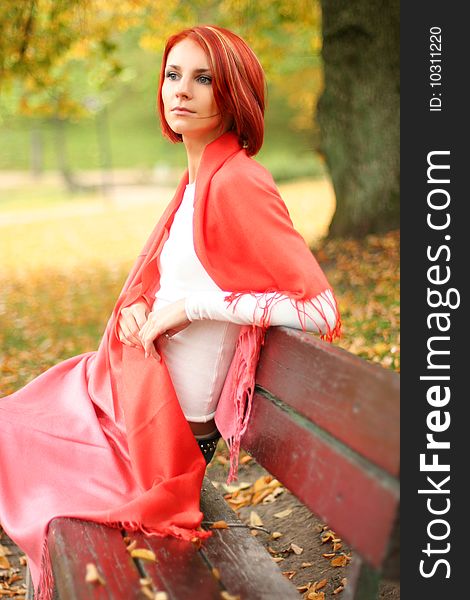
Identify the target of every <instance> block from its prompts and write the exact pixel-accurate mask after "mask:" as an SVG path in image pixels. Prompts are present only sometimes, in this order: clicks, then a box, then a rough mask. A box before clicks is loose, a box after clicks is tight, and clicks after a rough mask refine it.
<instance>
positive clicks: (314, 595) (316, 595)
mask: <svg viewBox="0 0 470 600" xmlns="http://www.w3.org/2000/svg"><path fill="white" fill-rule="evenodd" d="M307 598H308V600H325V593H324V592H308V595H307Z"/></svg>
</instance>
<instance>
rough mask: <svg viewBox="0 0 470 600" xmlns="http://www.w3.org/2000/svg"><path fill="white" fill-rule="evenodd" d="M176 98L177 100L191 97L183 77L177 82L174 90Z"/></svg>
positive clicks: (188, 86) (187, 84)
mask: <svg viewBox="0 0 470 600" xmlns="http://www.w3.org/2000/svg"><path fill="white" fill-rule="evenodd" d="M176 96H177V97H178V98H189V97H190V96H191V89H190V85H189V83H188V81H187V79H185V78H184V77H182V78H181V79H180V80H179V82H178V86H177V88H176Z"/></svg>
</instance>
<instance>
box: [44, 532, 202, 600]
mask: <svg viewBox="0 0 470 600" xmlns="http://www.w3.org/2000/svg"><path fill="white" fill-rule="evenodd" d="M100 523H101V524H102V525H106V526H107V527H112V528H114V529H122V530H125V531H126V532H132V533H135V532H140V533H143V534H144V535H146V536H148V537H152V536H154V537H175V538H179V539H183V540H186V541H191V540H193V539H194V538H198V539H201V540H204V539H207V538H208V537H210V536H211V535H212V531H205V530H203V529H184V528H183V527H177V526H176V525H174V526H172V527H168V528H166V529H165V530H161V531H160V530H159V531H156V530H151V529H149V528H147V527H145V525H142V524H141V523H137V522H126V521H119V522H112V523H107V522H103V521H100ZM83 577H85V574H83ZM54 591H55V584H54V575H53V572H52V562H51V555H50V553H49V546H48V543H47V534H46V537H45V539H44V542H43V546H42V552H41V569H40V575H39V583H38V587H37V590H35V591H34V599H35V600H54Z"/></svg>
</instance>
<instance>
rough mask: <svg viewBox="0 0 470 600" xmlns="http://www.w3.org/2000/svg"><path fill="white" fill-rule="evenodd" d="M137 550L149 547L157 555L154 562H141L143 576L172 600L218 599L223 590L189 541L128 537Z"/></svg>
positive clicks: (139, 535) (134, 535)
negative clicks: (133, 540)
mask: <svg viewBox="0 0 470 600" xmlns="http://www.w3.org/2000/svg"><path fill="white" fill-rule="evenodd" d="M130 536H131V537H132V539H135V540H137V547H138V548H148V549H150V550H153V552H155V555H156V559H157V560H156V562H150V561H146V560H140V561H139V563H140V565H141V568H142V569H143V571H144V572H145V574H146V575H147V576H148V577H150V578H151V579H152V580H153V582H154V585H155V588H156V590H157V591H165V592H166V593H167V594H168V597H169V598H170V599H171V600H186V599H187V598H192V597H195V598H197V599H198V600H199V599H200V600H220V592H221V591H222V588H221V587H220V584H219V582H218V581H217V580H216V579H215V578H214V577H213V575H212V573H211V571H210V569H209V566H208V565H207V563H206V562H205V561H204V558H203V557H202V556H201V554H200V553H199V552H198V549H197V548H196V546H195V545H194V544H193V543H191V542H185V541H183V540H178V539H175V538H159V537H145V536H144V535H143V534H140V533H139V534H130Z"/></svg>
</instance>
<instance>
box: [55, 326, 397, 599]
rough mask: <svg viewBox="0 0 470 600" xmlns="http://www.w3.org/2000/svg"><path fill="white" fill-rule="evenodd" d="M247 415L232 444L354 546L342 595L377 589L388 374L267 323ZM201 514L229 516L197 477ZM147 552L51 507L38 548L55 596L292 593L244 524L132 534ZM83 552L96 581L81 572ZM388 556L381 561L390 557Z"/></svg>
mask: <svg viewBox="0 0 470 600" xmlns="http://www.w3.org/2000/svg"><path fill="white" fill-rule="evenodd" d="M256 380H257V387H256V392H255V399H254V405H253V412H252V417H251V423H250V427H249V429H248V431H247V433H246V435H245V436H244V439H243V442H242V446H243V447H244V448H245V449H246V450H247V451H248V452H249V453H250V454H252V456H253V457H254V458H255V459H256V461H257V462H258V463H260V464H261V465H262V466H263V467H265V468H266V469H267V470H268V471H269V472H270V473H271V474H272V475H274V476H275V477H277V478H278V479H279V480H280V481H281V482H282V483H284V485H285V486H286V487H287V488H288V489H289V490H290V491H291V492H292V493H293V494H295V496H296V497H297V498H299V500H301V501H302V502H303V503H304V504H305V505H306V506H307V507H308V508H309V509H310V510H311V511H312V512H313V513H315V514H316V515H317V516H318V517H319V518H320V519H321V520H322V521H325V522H326V523H328V525H329V526H330V527H331V528H332V529H334V531H335V532H337V534H338V535H340V536H341V537H342V538H343V539H344V540H346V541H347V542H348V543H349V544H350V546H351V547H352V548H353V559H352V562H351V564H350V566H349V567H348V573H347V574H348V584H347V586H346V588H345V590H344V592H343V593H342V594H341V597H342V599H343V600H352V599H353V598H355V599H356V600H359V599H361V600H362V599H366V600H372V599H373V598H376V594H377V587H378V583H379V578H380V574H381V570H382V568H383V566H384V564H385V563H386V559H387V556H388V555H389V554H390V550H392V554H395V560H389V562H388V565H389V567H388V570H389V572H392V573H393V574H394V575H396V565H397V562H398V560H397V556H396V554H397V544H398V542H397V538H396V537H395V533H396V531H397V516H398V506H399V482H398V475H399V376H398V375H397V374H396V373H393V372H391V371H388V370H385V369H383V368H381V367H379V366H377V365H372V364H370V363H367V362H365V361H364V360H362V359H359V358H358V357H356V356H353V355H352V354H350V353H349V352H345V351H344V350H341V349H339V348H337V347H335V346H334V345H330V344H327V343H324V342H322V341H320V340H318V339H317V338H315V337H313V336H311V335H308V334H304V333H302V332H299V331H296V330H292V329H287V328H272V329H270V330H269V332H268V335H267V338H266V343H265V345H264V347H263V349H262V353H261V358H260V363H259V366H258V369H257V376H256ZM201 508H202V510H203V512H204V515H205V520H206V521H209V522H213V521H218V520H225V521H227V522H228V523H234V522H236V521H237V518H236V516H235V513H233V511H232V510H231V509H230V508H229V507H228V505H227V504H226V503H225V501H224V500H223V498H222V497H221V496H220V494H219V492H217V490H216V489H215V488H214V487H213V486H212V484H211V483H210V481H209V480H208V479H207V478H206V479H205V481H204V485H203V490H202V495H201ZM132 538H133V539H137V546H138V547H139V548H148V549H151V550H153V552H154V553H155V555H156V558H157V561H156V562H149V561H145V560H141V559H133V558H131V556H130V554H129V552H127V550H126V546H125V542H124V539H123V535H122V533H121V532H120V531H118V530H113V529H109V528H106V527H104V526H101V525H96V524H93V523H87V522H83V521H78V520H74V519H63V518H61V519H55V520H54V521H52V523H51V525H50V528H49V538H48V542H49V548H50V554H51V559H52V565H53V572H54V578H55V582H56V591H57V597H58V598H60V599H62V600H78V599H83V600H85V599H87V600H90V599H94V598H100V599H101V598H109V599H125V600H131V599H133V598H135V599H140V600H142V598H145V597H146V596H145V595H144V593H143V592H142V587H141V584H140V579H141V578H151V580H152V584H151V586H147V588H146V589H147V596H148V597H152V596H151V594H149V592H148V590H150V589H151V590H152V593H153V594H154V596H153V597H154V598H160V597H161V598H165V595H164V594H160V596H158V595H155V592H156V591H164V592H166V594H167V597H168V598H169V599H185V600H186V599H187V598H189V597H191V598H197V599H198V600H203V599H206V598H207V599H209V598H210V599H215V598H224V597H225V598H228V599H230V598H232V597H234V596H235V597H236V596H239V597H240V598H241V599H242V600H248V599H249V600H251V599H253V600H254V599H258V598H259V599H261V598H269V599H270V600H272V599H279V600H280V599H282V600H288V599H289V598H292V599H294V598H296V599H298V598H299V593H298V592H297V590H296V589H295V587H294V586H293V585H292V583H290V582H289V581H288V580H287V579H286V578H285V577H283V576H282V574H281V572H280V569H279V568H278V566H277V565H276V564H275V563H274V561H273V560H272V559H271V557H270V556H269V554H268V553H267V552H266V550H265V549H264V548H263V547H262V545H261V544H260V542H259V541H258V540H257V539H255V538H254V537H253V536H251V535H250V533H249V530H247V529H243V528H239V527H234V528H229V529H217V530H214V534H213V536H212V537H211V538H209V540H207V541H205V542H204V543H203V544H202V546H201V547H197V545H195V544H193V543H190V542H183V541H180V540H176V539H158V538H157V539H156V538H150V539H148V538H145V537H144V536H142V535H135V534H132ZM87 563H94V564H95V565H96V566H97V567H98V570H99V572H100V574H101V575H102V576H103V578H104V579H105V581H106V584H105V585H99V584H93V583H86V582H85V569H86V564H87ZM390 565H391V566H390Z"/></svg>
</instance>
